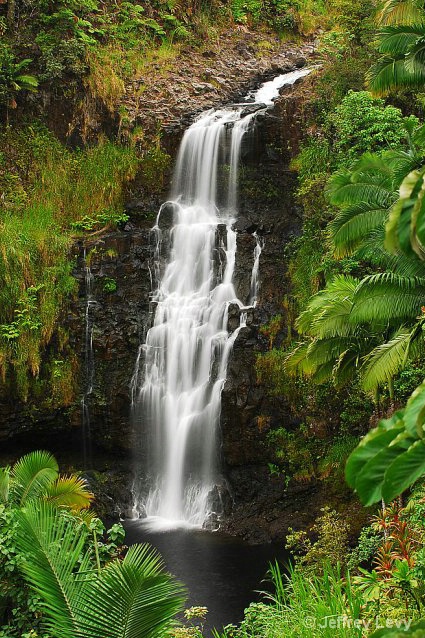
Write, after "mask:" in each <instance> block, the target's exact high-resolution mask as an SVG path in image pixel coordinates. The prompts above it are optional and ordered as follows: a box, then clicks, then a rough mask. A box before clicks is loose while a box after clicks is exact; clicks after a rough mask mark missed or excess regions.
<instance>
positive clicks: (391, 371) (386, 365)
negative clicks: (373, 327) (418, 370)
mask: <svg viewBox="0 0 425 638" xmlns="http://www.w3.org/2000/svg"><path fill="white" fill-rule="evenodd" d="M410 339H411V332H410V330H406V329H400V330H398V331H397V332H396V334H395V335H394V336H393V337H392V339H390V340H389V341H387V342H386V343H383V344H381V345H379V346H377V347H376V348H374V349H373V350H372V352H371V353H370V354H369V355H368V356H367V357H366V358H365V360H364V363H363V366H362V374H361V385H362V387H363V389H364V390H365V391H366V392H372V393H373V394H374V395H375V393H376V390H377V389H378V388H379V387H380V386H383V385H384V384H385V383H388V382H389V381H390V380H391V379H392V378H393V377H394V376H395V375H396V374H397V373H398V372H400V370H402V369H403V367H404V362H405V356H406V352H407V350H408V348H409V344H410Z"/></svg>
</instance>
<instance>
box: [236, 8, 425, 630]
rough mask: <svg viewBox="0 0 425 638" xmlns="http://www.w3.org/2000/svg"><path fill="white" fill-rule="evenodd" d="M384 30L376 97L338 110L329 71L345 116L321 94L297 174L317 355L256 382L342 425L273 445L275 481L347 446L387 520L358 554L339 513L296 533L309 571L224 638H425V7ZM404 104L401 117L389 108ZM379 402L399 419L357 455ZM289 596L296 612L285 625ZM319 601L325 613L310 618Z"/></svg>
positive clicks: (298, 257)
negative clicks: (348, 405) (346, 402)
mask: <svg viewBox="0 0 425 638" xmlns="http://www.w3.org/2000/svg"><path fill="white" fill-rule="evenodd" d="M376 21H377V28H378V43H377V47H378V52H379V54H381V58H380V59H379V60H378V62H376V63H375V64H374V65H372V66H371V67H370V69H369V71H368V73H367V82H368V87H369V88H370V89H371V90H372V93H368V92H365V91H363V90H359V89H362V88H363V87H362V86H354V87H353V86H351V87H350V88H354V89H355V90H354V91H352V92H348V93H347V95H346V96H345V97H342V96H341V97H340V100H339V101H338V99H337V96H338V95H341V94H340V93H339V86H338V85H339V84H340V82H341V81H342V82H343V83H344V82H345V79H344V78H343V79H341V77H340V75H339V74H340V73H341V66H339V67H337V69H338V70H337V71H336V70H335V69H332V70H331V69H328V68H326V67H325V69H324V72H323V76H322V77H327V78H329V75H330V74H331V75H332V76H333V78H334V81H335V87H332V88H331V90H330V93H331V95H330V96H329V98H328V105H330V106H331V108H330V109H329V110H328V111H326V108H324V104H326V103H325V102H324V98H323V97H322V96H321V95H320V84H319V99H318V100H317V102H316V110H315V111H314V117H315V121H314V122H315V125H316V126H315V127H312V129H311V132H310V136H309V137H308V138H307V139H306V140H305V142H304V145H303V148H302V150H301V153H300V155H299V157H298V158H297V160H296V162H294V168H297V169H298V171H299V177H300V186H299V193H298V196H299V200H300V203H301V204H302V205H303V206H304V210H305V221H304V234H303V236H302V237H301V238H299V239H297V240H296V241H294V242H293V245H292V246H291V247H290V250H289V251H288V255H289V256H290V259H291V261H292V263H291V275H292V280H293V285H294V292H295V296H296V299H297V301H298V304H299V310H300V314H299V316H298V319H297V320H296V329H297V331H298V334H299V335H300V336H301V338H302V340H301V341H299V342H298V343H297V344H291V345H289V347H288V344H285V345H284V347H283V348H281V349H276V348H274V344H273V341H272V340H271V341H270V351H269V352H268V353H266V354H265V355H262V356H261V357H259V359H258V361H257V372H258V375H259V377H260V379H262V380H265V379H267V380H268V382H269V383H272V384H273V387H272V388H271V392H272V393H276V394H279V393H282V392H283V393H285V395H286V396H287V397H288V398H289V400H290V402H291V405H292V406H293V412H294V414H299V413H300V412H304V411H305V412H306V413H307V414H310V415H314V416H313V420H314V421H315V423H314V425H315V428H316V430H317V431H320V430H319V428H320V419H321V416H322V415H321V414H320V413H318V412H317V409H316V406H317V403H316V402H317V395H318V394H319V396H320V397H321V400H322V401H323V400H324V401H325V403H326V407H327V414H328V418H332V417H333V418H334V419H335V420H334V427H333V430H332V433H331V436H330V437H328V438H327V437H323V436H322V440H321V441H319V442H317V441H314V440H313V441H312V440H309V438H308V437H305V436H304V437H303V436H302V429H301V428H300V429H298V430H294V431H292V432H291V431H289V432H286V431H284V430H283V431H282V432H281V431H280V430H277V431H275V432H271V433H269V437H270V438H271V440H272V442H273V447H274V450H275V456H274V460H275V464H274V466H273V471H274V472H281V471H283V472H288V471H289V472H291V475H292V477H293V478H296V477H297V474H296V471H297V469H298V468H297V467H296V463H297V462H298V464H299V465H302V464H304V466H305V467H308V465H309V464H310V465H311V466H313V465H314V464H313V462H312V459H313V458H315V456H316V455H318V456H319V457H320V452H318V451H317V450H318V449H319V450H325V449H326V447H327V445H329V443H330V441H332V442H333V441H335V437H336V441H338V439H339V438H340V437H341V435H342V434H343V436H344V440H345V441H347V446H346V448H345V449H344V447H345V446H344V445H342V449H343V452H342V453H341V455H340V460H341V461H342V462H343V459H344V457H345V458H346V457H347V456H348V461H347V464H346V468H345V473H346V478H347V482H348V484H349V485H350V486H351V487H352V488H353V489H354V490H355V491H356V493H357V494H358V496H359V498H360V499H361V501H362V503H363V504H365V505H367V506H371V505H374V504H376V503H379V502H381V503H382V510H381V511H379V512H378V513H375V514H372V515H371V520H370V524H369V525H368V526H366V527H365V528H364V529H363V531H362V533H361V534H360V537H359V539H358V542H357V545H356V547H354V548H353V549H352V550H350V551H349V550H348V537H347V532H348V528H347V526H346V525H347V523H346V521H344V520H343V519H341V516H340V514H338V513H337V512H336V511H332V510H330V509H329V508H328V509H325V510H324V512H323V513H322V515H321V516H319V518H318V519H317V521H316V523H315V524H314V525H313V526H312V527H311V528H310V529H309V530H307V531H304V530H295V531H292V533H291V534H290V535H289V537H288V541H287V542H288V547H289V548H290V549H291V550H292V552H293V554H294V559H295V567H294V568H292V570H290V572H289V574H288V576H282V574H281V573H280V570H279V569H278V568H274V569H273V575H274V584H275V587H276V591H277V595H276V597H275V598H274V599H273V601H272V604H268V605H266V604H261V605H257V606H255V605H252V606H251V607H250V608H249V609H248V610H247V611H246V616H245V620H244V622H243V623H242V624H241V626H240V627H238V628H236V627H235V628H228V630H227V631H226V632H225V634H223V635H225V636H236V637H239V636H241V637H244V638H245V637H246V636H254V635H255V636H264V637H265V636H267V637H270V636H276V637H277V636H281V635H285V636H287V635H288V636H291V635H309V636H310V635H313V636H316V635H317V636H321V637H322V636H323V637H324V636H328V635H329V636H331V635H334V636H344V637H345V636H359V637H360V636H361V637H363V636H376V637H378V636H400V637H401V636H406V635H414V636H422V635H424V622H423V620H421V619H422V618H423V617H424V605H425V596H424V591H425V580H424V577H425V573H424V571H423V559H424V547H425V536H424V533H425V528H424V523H423V507H424V505H423V494H424V483H423V480H424V479H423V477H424V475H425V461H424V459H425V446H424V432H425V423H424V414H425V410H424V405H425V388H424V383H425V382H424V381H423V378H424V377H423V361H424V351H423V344H424V334H423V313H424V307H423V306H424V302H423V300H424V289H423V281H424V280H423V275H424V270H423V268H424V260H425V233H424V230H423V228H424V221H423V219H425V213H424V210H425V204H424V198H423V193H424V175H425V170H424V168H423V166H424V157H425V144H424V142H425V140H424V133H423V131H424V129H423V123H422V122H421V120H420V119H418V117H417V115H421V114H422V110H421V107H420V105H419V100H420V97H419V99H418V98H417V97H416V96H415V95H414V94H412V93H411V92H410V93H409V91H410V90H411V89H414V88H417V87H419V88H420V90H422V89H423V88H424V76H423V42H422V40H423V37H422V36H421V34H422V29H423V23H424V12H423V5H422V4H421V3H418V2H415V0H408V1H407V2H404V1H399V0H387V1H385V2H383V3H382V4H381V6H380V8H379V10H378V13H377V15H376ZM364 52H365V49H364ZM334 55H335V54H334ZM390 91H391V95H392V99H393V100H394V101H393V103H391V102H388V101H387V102H384V101H383V100H382V99H380V98H377V97H376V95H381V96H382V95H386V94H388V93H389V92H390ZM409 100H410V103H409V106H408V101H409ZM400 104H401V105H403V110H401V109H400V108H398V106H397V105H400ZM409 107H410V108H409ZM318 124H319V128H318V127H317V125H318ZM317 228H319V236H321V238H322V239H323V242H322V247H318V245H319V242H318V241H317V239H318V234H317ZM306 279H307V282H306ZM315 385H317V390H315V389H314V388H315ZM416 385H417V386H418V387H417V388H416V389H414V388H415V386H416ZM359 388H361V389H362V390H363V392H366V393H367V394H368V395H369V396H370V403H369V407H368V408H367V409H366V410H365V411H364V412H363V414H361V412H359V413H358V414H356V410H353V412H349V413H348V414H347V411H346V410H345V409H344V408H345V406H343V409H342V410H341V407H340V406H339V408H337V409H336V410H334V407H333V403H332V399H333V395H334V394H335V391H336V392H339V391H341V392H343V393H345V394H350V395H353V394H357V395H358V394H359ZM409 395H410V396H409ZM372 401H373V402H374V404H375V408H374V409H375V413H378V414H379V415H380V416H384V415H385V417H386V418H381V420H379V421H378V419H376V420H375V423H374V424H375V426H376V427H374V428H373V429H371V430H370V431H369V432H368V433H367V434H366V435H365V436H363V438H362V439H361V440H360V442H358V441H359V438H358V435H359V434H364V433H365V432H366V431H367V426H368V422H369V420H370V415H371V413H372V404H371V402H372ZM406 401H407V402H406ZM403 403H406V405H405V407H403ZM340 405H341V404H340ZM300 406H301V408H300ZM353 407H354V406H353ZM315 410H316V411H315ZM334 414H335V416H333V415H334ZM343 415H344V417H343ZM357 416H359V417H360V419H359V421H358V420H357ZM347 417H348V418H347ZM362 421H363V424H361V422H362ZM376 421H378V423H376ZM310 427H311V426H310ZM300 435H301V436H300ZM356 435H357V436H356ZM347 437H348V439H347ZM350 446H351V449H350ZM353 448H354V449H353ZM322 454H323V452H322ZM331 456H332V455H331ZM300 459H302V460H300ZM291 463H292V467H291ZM288 466H289V467H288ZM338 469H339V470H341V466H339V468H338ZM330 574H332V575H333V577H334V578H335V581H333V580H331V582H332V583H334V585H333V586H334V590H333V600H335V601H338V600H339V599H340V598H339V595H338V591H339V588H341V589H342V592H343V603H342V609H341V608H338V607H337V606H335V608H333V609H331V610H330V609H329V606H328V602H327V598H326V593H327V592H328V589H329V582H330ZM281 591H283V592H285V596H286V598H284V600H285V601H287V600H289V601H290V602H289V605H288V606H287V607H284V609H283V611H282V608H281V607H280V606H279V605H280V604H281V600H282V596H280V595H279V592H281ZM353 600H354V601H355V603H356V604H355V605H354V606H353V604H352V601H353ZM311 601H314V602H316V601H319V605H318V606H315V607H314V609H313V610H312V611H311V613H310V612H309V611H308V609H309V607H310V609H311ZM279 612H282V613H279ZM307 616H308V617H309V618H310V616H311V618H312V619H313V620H312V621H311V628H310V626H308V627H307V628H306V625H305V618H306V617H307ZM338 618H339V619H340V622H339V624H338V622H337V620H336V619H338ZM344 618H345V619H346V621H345V622H342V621H341V619H344ZM329 619H334V622H330V621H329ZM303 620H304V626H303V624H302V623H303ZM378 629H379V630H378ZM376 630H378V631H376ZM292 632H293V633H292Z"/></svg>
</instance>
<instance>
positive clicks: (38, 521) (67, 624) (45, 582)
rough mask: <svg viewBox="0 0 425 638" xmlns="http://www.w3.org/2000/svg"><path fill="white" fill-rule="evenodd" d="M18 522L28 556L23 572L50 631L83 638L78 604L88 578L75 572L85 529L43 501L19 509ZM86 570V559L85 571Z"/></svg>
mask: <svg viewBox="0 0 425 638" xmlns="http://www.w3.org/2000/svg"><path fill="white" fill-rule="evenodd" d="M17 521H18V530H17V543H18V546H19V549H20V551H21V552H22V554H23V555H24V556H26V560H25V563H24V564H23V571H24V573H25V575H26V577H27V579H28V582H29V583H30V585H31V586H32V588H33V589H34V590H35V591H36V593H37V594H38V595H39V596H40V598H41V600H42V606H43V608H44V611H45V615H46V620H45V622H44V624H45V627H46V629H47V631H48V632H49V633H50V634H51V635H52V636H54V638H77V636H78V637H79V636H81V634H80V633H79V618H78V611H77V608H76V601H77V600H78V597H79V592H81V590H82V583H83V582H84V579H85V578H87V577H88V575H86V576H85V577H84V576H83V575H80V577H78V575H76V574H75V573H74V572H77V571H78V564H79V561H80V559H81V555H82V554H83V550H84V545H85V542H86V537H87V530H86V528H85V526H83V525H77V524H76V521H75V519H73V518H72V517H70V516H69V515H67V514H65V513H64V512H62V511H61V510H59V509H58V508H56V507H54V506H53V505H51V504H49V503H45V502H43V501H41V502H37V503H35V502H31V503H29V504H28V505H27V506H26V508H25V509H22V510H19V511H18V512H17ZM87 567H88V564H87V559H86V560H83V569H84V571H86V570H87ZM105 635H106V634H105Z"/></svg>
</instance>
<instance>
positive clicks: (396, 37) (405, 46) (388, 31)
mask: <svg viewBox="0 0 425 638" xmlns="http://www.w3.org/2000/svg"><path fill="white" fill-rule="evenodd" d="M424 35H425V26H424V25H421V24H417V25H415V24H411V25H409V24H399V25H393V26H387V27H385V28H383V29H381V30H380V31H379V33H378V50H379V52H380V53H383V54H384V55H389V56H391V57H392V58H395V59H398V58H400V57H401V56H405V55H407V54H408V53H410V51H411V49H412V47H414V46H415V44H416V43H417V41H418V39H420V38H422V37H423V36H424Z"/></svg>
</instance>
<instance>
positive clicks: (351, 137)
mask: <svg viewBox="0 0 425 638" xmlns="http://www.w3.org/2000/svg"><path fill="white" fill-rule="evenodd" d="M328 122H329V125H330V126H331V127H332V130H333V131H334V135H335V142H334V149H335V151H336V153H337V155H338V161H339V163H340V165H341V164H346V165H347V164H349V163H350V162H352V161H353V160H355V159H357V158H358V157H359V156H360V155H362V154H363V153H366V152H374V151H378V150H380V149H382V148H397V147H399V146H403V144H405V141H406V130H407V128H409V127H411V126H417V125H418V119H417V118H416V117H414V116H412V115H411V116H409V117H403V114H402V112H401V111H400V109H397V108H395V107H394V106H385V102H384V101H383V100H381V99H379V98H374V97H372V95H371V94H370V93H368V92H367V91H357V92H356V91H349V92H348V94H347V96H346V97H345V98H344V99H343V100H342V102H341V104H340V105H339V106H337V108H336V109H335V112H334V113H333V114H331V115H330V116H329V120H328Z"/></svg>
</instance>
